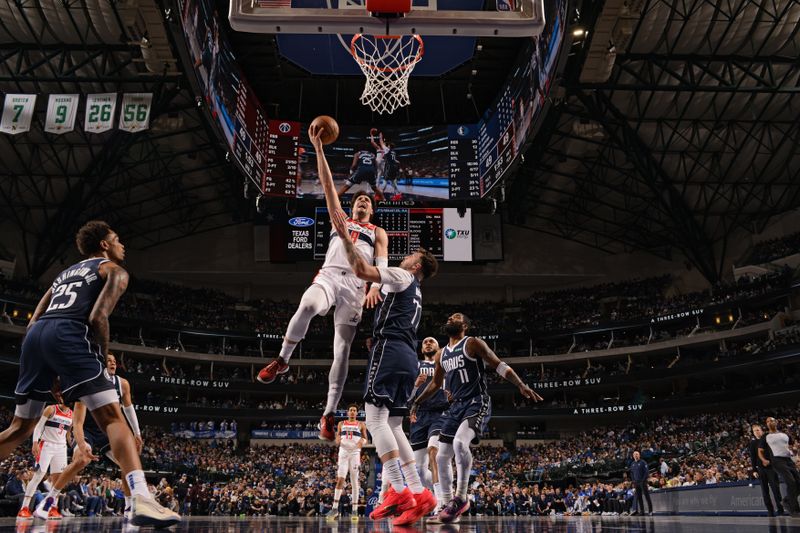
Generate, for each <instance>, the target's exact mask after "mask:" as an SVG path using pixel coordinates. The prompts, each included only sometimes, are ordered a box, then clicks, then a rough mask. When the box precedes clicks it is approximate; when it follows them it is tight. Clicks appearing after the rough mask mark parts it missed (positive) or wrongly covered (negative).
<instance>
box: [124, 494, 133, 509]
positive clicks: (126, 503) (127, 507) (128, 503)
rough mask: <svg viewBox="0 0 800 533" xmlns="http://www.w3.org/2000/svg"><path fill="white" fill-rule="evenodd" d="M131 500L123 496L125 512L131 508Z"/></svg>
mask: <svg viewBox="0 0 800 533" xmlns="http://www.w3.org/2000/svg"><path fill="white" fill-rule="evenodd" d="M131 500H133V498H132V497H131V496H125V510H126V511H127V510H129V509H130V508H131Z"/></svg>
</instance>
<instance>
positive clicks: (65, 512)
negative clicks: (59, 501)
mask: <svg viewBox="0 0 800 533" xmlns="http://www.w3.org/2000/svg"><path fill="white" fill-rule="evenodd" d="M61 516H63V517H65V518H72V517H73V516H75V515H74V514H72V513H71V512H70V510H69V509H62V510H61Z"/></svg>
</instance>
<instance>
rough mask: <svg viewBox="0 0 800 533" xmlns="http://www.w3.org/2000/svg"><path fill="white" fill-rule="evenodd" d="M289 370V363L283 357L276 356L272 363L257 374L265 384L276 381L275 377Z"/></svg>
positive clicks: (258, 378) (257, 377)
mask: <svg viewBox="0 0 800 533" xmlns="http://www.w3.org/2000/svg"><path fill="white" fill-rule="evenodd" d="M288 371H289V363H286V362H284V360H283V359H281V358H280V357H276V358H275V359H274V360H273V361H272V362H271V363H270V364H268V365H267V366H265V367H264V368H262V369H261V371H260V372H259V373H258V376H256V379H257V380H258V381H259V382H260V383H263V384H264V385H268V384H269V383H272V382H273V381H275V378H277V377H278V374H285V373H286V372H288Z"/></svg>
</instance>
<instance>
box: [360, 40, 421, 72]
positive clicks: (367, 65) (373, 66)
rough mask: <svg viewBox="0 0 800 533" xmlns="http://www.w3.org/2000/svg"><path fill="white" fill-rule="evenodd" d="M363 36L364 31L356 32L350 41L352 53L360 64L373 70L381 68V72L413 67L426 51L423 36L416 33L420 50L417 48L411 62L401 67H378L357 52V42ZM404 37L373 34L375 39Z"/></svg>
mask: <svg viewBox="0 0 800 533" xmlns="http://www.w3.org/2000/svg"><path fill="white" fill-rule="evenodd" d="M362 37H364V34H362V33H356V34H355V35H353V39H352V40H351V41H350V54H352V56H353V58H354V59H355V60H356V62H357V63H358V64H359V65H364V66H365V67H367V68H369V69H372V70H379V71H381V72H396V71H398V70H408V69H409V68H411V67H413V66H414V65H416V64H417V62H418V61H419V60H420V59H422V55H423V54H424V53H425V43H424V42H423V40H422V37H420V36H419V35H416V34H414V35H412V36H411V37H413V38H414V39H416V41H417V43H419V50H417V54H416V55H415V56H414V59H413V60H412V61H411V62H409V63H407V64H405V65H400V66H399V67H376V66H375V65H370V64H369V63H367V62H366V61H365V60H364V59H363V58H361V57H359V56H358V54H357V53H356V42H358V40H359V39H361V38H362ZM403 37H405V36H404V35H373V36H372V38H373V39H386V40H390V39H394V40H396V39H402V38H403Z"/></svg>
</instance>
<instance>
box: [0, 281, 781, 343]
mask: <svg viewBox="0 0 800 533" xmlns="http://www.w3.org/2000/svg"><path fill="white" fill-rule="evenodd" d="M790 275H791V272H790V271H789V270H783V271H779V272H776V273H772V274H768V275H764V276H761V277H758V278H753V279H751V278H746V277H745V278H741V279H739V280H738V281H736V282H732V283H720V284H717V285H715V286H713V287H711V288H709V289H707V290H704V291H699V292H693V293H689V294H673V295H670V296H667V294H668V292H669V290H670V282H671V278H670V277H669V276H660V277H654V278H647V279H643V280H631V281H626V282H620V283H608V284H601V285H595V286H591V287H584V288H575V289H568V290H560V291H547V292H540V293H536V294H534V295H532V296H530V297H528V298H525V299H523V300H520V301H516V302H512V303H499V302H474V303H462V304H458V305H454V304H436V303H433V302H426V305H425V308H424V312H423V317H422V321H421V325H420V333H421V334H422V335H427V334H439V333H440V327H441V325H442V323H443V322H444V320H445V317H447V316H448V315H449V314H451V313H453V312H455V311H463V312H465V313H467V314H468V315H469V316H470V317H471V318H472V319H473V321H474V322H475V324H476V326H477V329H476V331H477V332H478V333H480V334H483V335H490V334H499V333H520V334H526V333H530V334H534V333H536V332H554V331H559V330H569V329H574V328H578V327H585V326H595V325H598V324H601V323H614V322H624V321H630V320H639V321H642V320H644V321H647V320H648V319H650V318H651V317H656V316H662V315H665V314H669V313H672V312H675V311H678V310H686V309H693V308H698V307H703V306H709V305H714V304H721V303H726V302H732V301H737V300H741V299H747V298H751V297H754V296H757V295H759V294H764V293H768V292H771V291H774V290H776V289H779V288H782V287H783V288H785V287H786V286H787V281H788V279H789V277H790ZM4 294H5V295H12V296H16V297H22V298H26V299H29V300H30V301H31V302H35V301H36V300H37V299H38V298H39V295H40V291H39V290H37V289H36V286H35V284H31V283H28V284H26V283H22V282H17V281H14V282H11V281H3V282H0V295H4ZM295 309H296V304H295V303H293V302H288V301H270V300H264V299H259V300H252V301H247V302H241V301H237V299H236V298H234V297H232V296H230V295H227V294H226V293H223V292H221V291H217V290H212V289H197V288H189V287H184V286H180V285H175V284H171V283H164V282H156V281H148V280H140V279H133V280H132V282H131V285H130V287H129V289H128V291H127V292H126V294H125V295H124V296H123V298H122V299H121V300H120V303H119V305H118V307H117V309H116V310H115V313H114V317H115V318H116V319H127V320H129V321H130V320H132V321H135V322H136V323H149V324H158V325H159V326H162V327H164V326H171V327H175V328H182V329H190V330H191V329H195V330H212V331H222V332H225V331H228V332H241V333H242V334H246V335H251V336H252V335H254V334H270V335H272V336H273V337H275V338H276V339H280V337H281V335H282V334H283V331H284V329H285V327H286V324H287V323H288V321H289V319H290V318H291V316H292V315H293V313H294V311H295ZM370 315H371V313H370V312H367V313H365V316H364V319H363V320H362V322H361V326H360V329H361V333H362V335H363V336H364V337H366V336H368V335H369V331H370V327H371V316H370ZM736 318H737V319H738V318H739V317H738V316H737V317H736ZM753 318H756V319H757V318H758V314H755V315H754V317H753ZM762 318H763V317H762ZM119 329H120V328H115V334H116V335H120V334H121V333H120V332H119V331H118V330H119ZM328 329H329V327H328V321H327V320H325V319H324V318H317V319H315V320H313V321H312V322H311V326H310V329H309V334H308V337H314V336H319V335H321V334H325V333H326V332H327V330H328ZM662 329H664V328H662ZM689 331H691V329H690V330H689ZM684 333H688V332H684ZM165 334H166V333H165ZM667 334H669V335H671V336H674V334H675V332H674V331H672V332H669V331H662V330H659V331H658V335H667ZM140 335H141V332H140V331H139V329H138V328H136V337H135V338H126V339H124V340H125V341H126V342H137V343H138V342H145V343H147V342H148V341H149V339H143V338H140ZM270 338H271V337H270ZM647 340H651V341H652V339H651V338H650V333H649V332H646V331H637V332H634V333H633V334H632V335H630V336H629V337H628V338H624V339H623V338H620V339H619V340H618V341H616V340H615V342H617V344H616V345H617V346H624V345H625V344H636V343H642V342H643V341H644V342H647ZM608 342H609V339H600V340H596V341H592V342H589V343H588V344H584V345H581V346H577V347H572V349H573V351H574V350H576V349H577V350H578V351H582V350H585V349H594V348H598V347H604V345H608ZM571 344H572V341H571V340H569V342H567V343H566V344H565V346H563V347H557V348H560V349H563V350H564V351H566V350H568V349H570V347H571ZM159 345H161V346H165V345H166V346H168V347H169V348H171V349H178V350H186V351H199V352H203V353H225V354H233V355H260V354H259V350H260V348H259V346H258V345H257V343H253V342H244V341H243V339H237V338H236V336H235V335H234V336H232V337H230V338H228V339H227V341H226V342H219V341H215V342H209V340H208V338H207V337H205V336H201V335H192V334H191V333H190V332H185V333H184V334H183V335H181V336H180V337H179V336H178V334H177V332H176V333H174V334H169V335H167V338H160V339H159ZM358 348H359V349H357V350H355V351H356V352H358V351H365V350H360V345H359V347H358ZM303 349H304V350H305V351H307V352H308V353H307V355H306V357H313V356H314V348H313V347H312V346H305V345H304V348H303ZM547 353H559V352H558V351H548V352H547Z"/></svg>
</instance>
